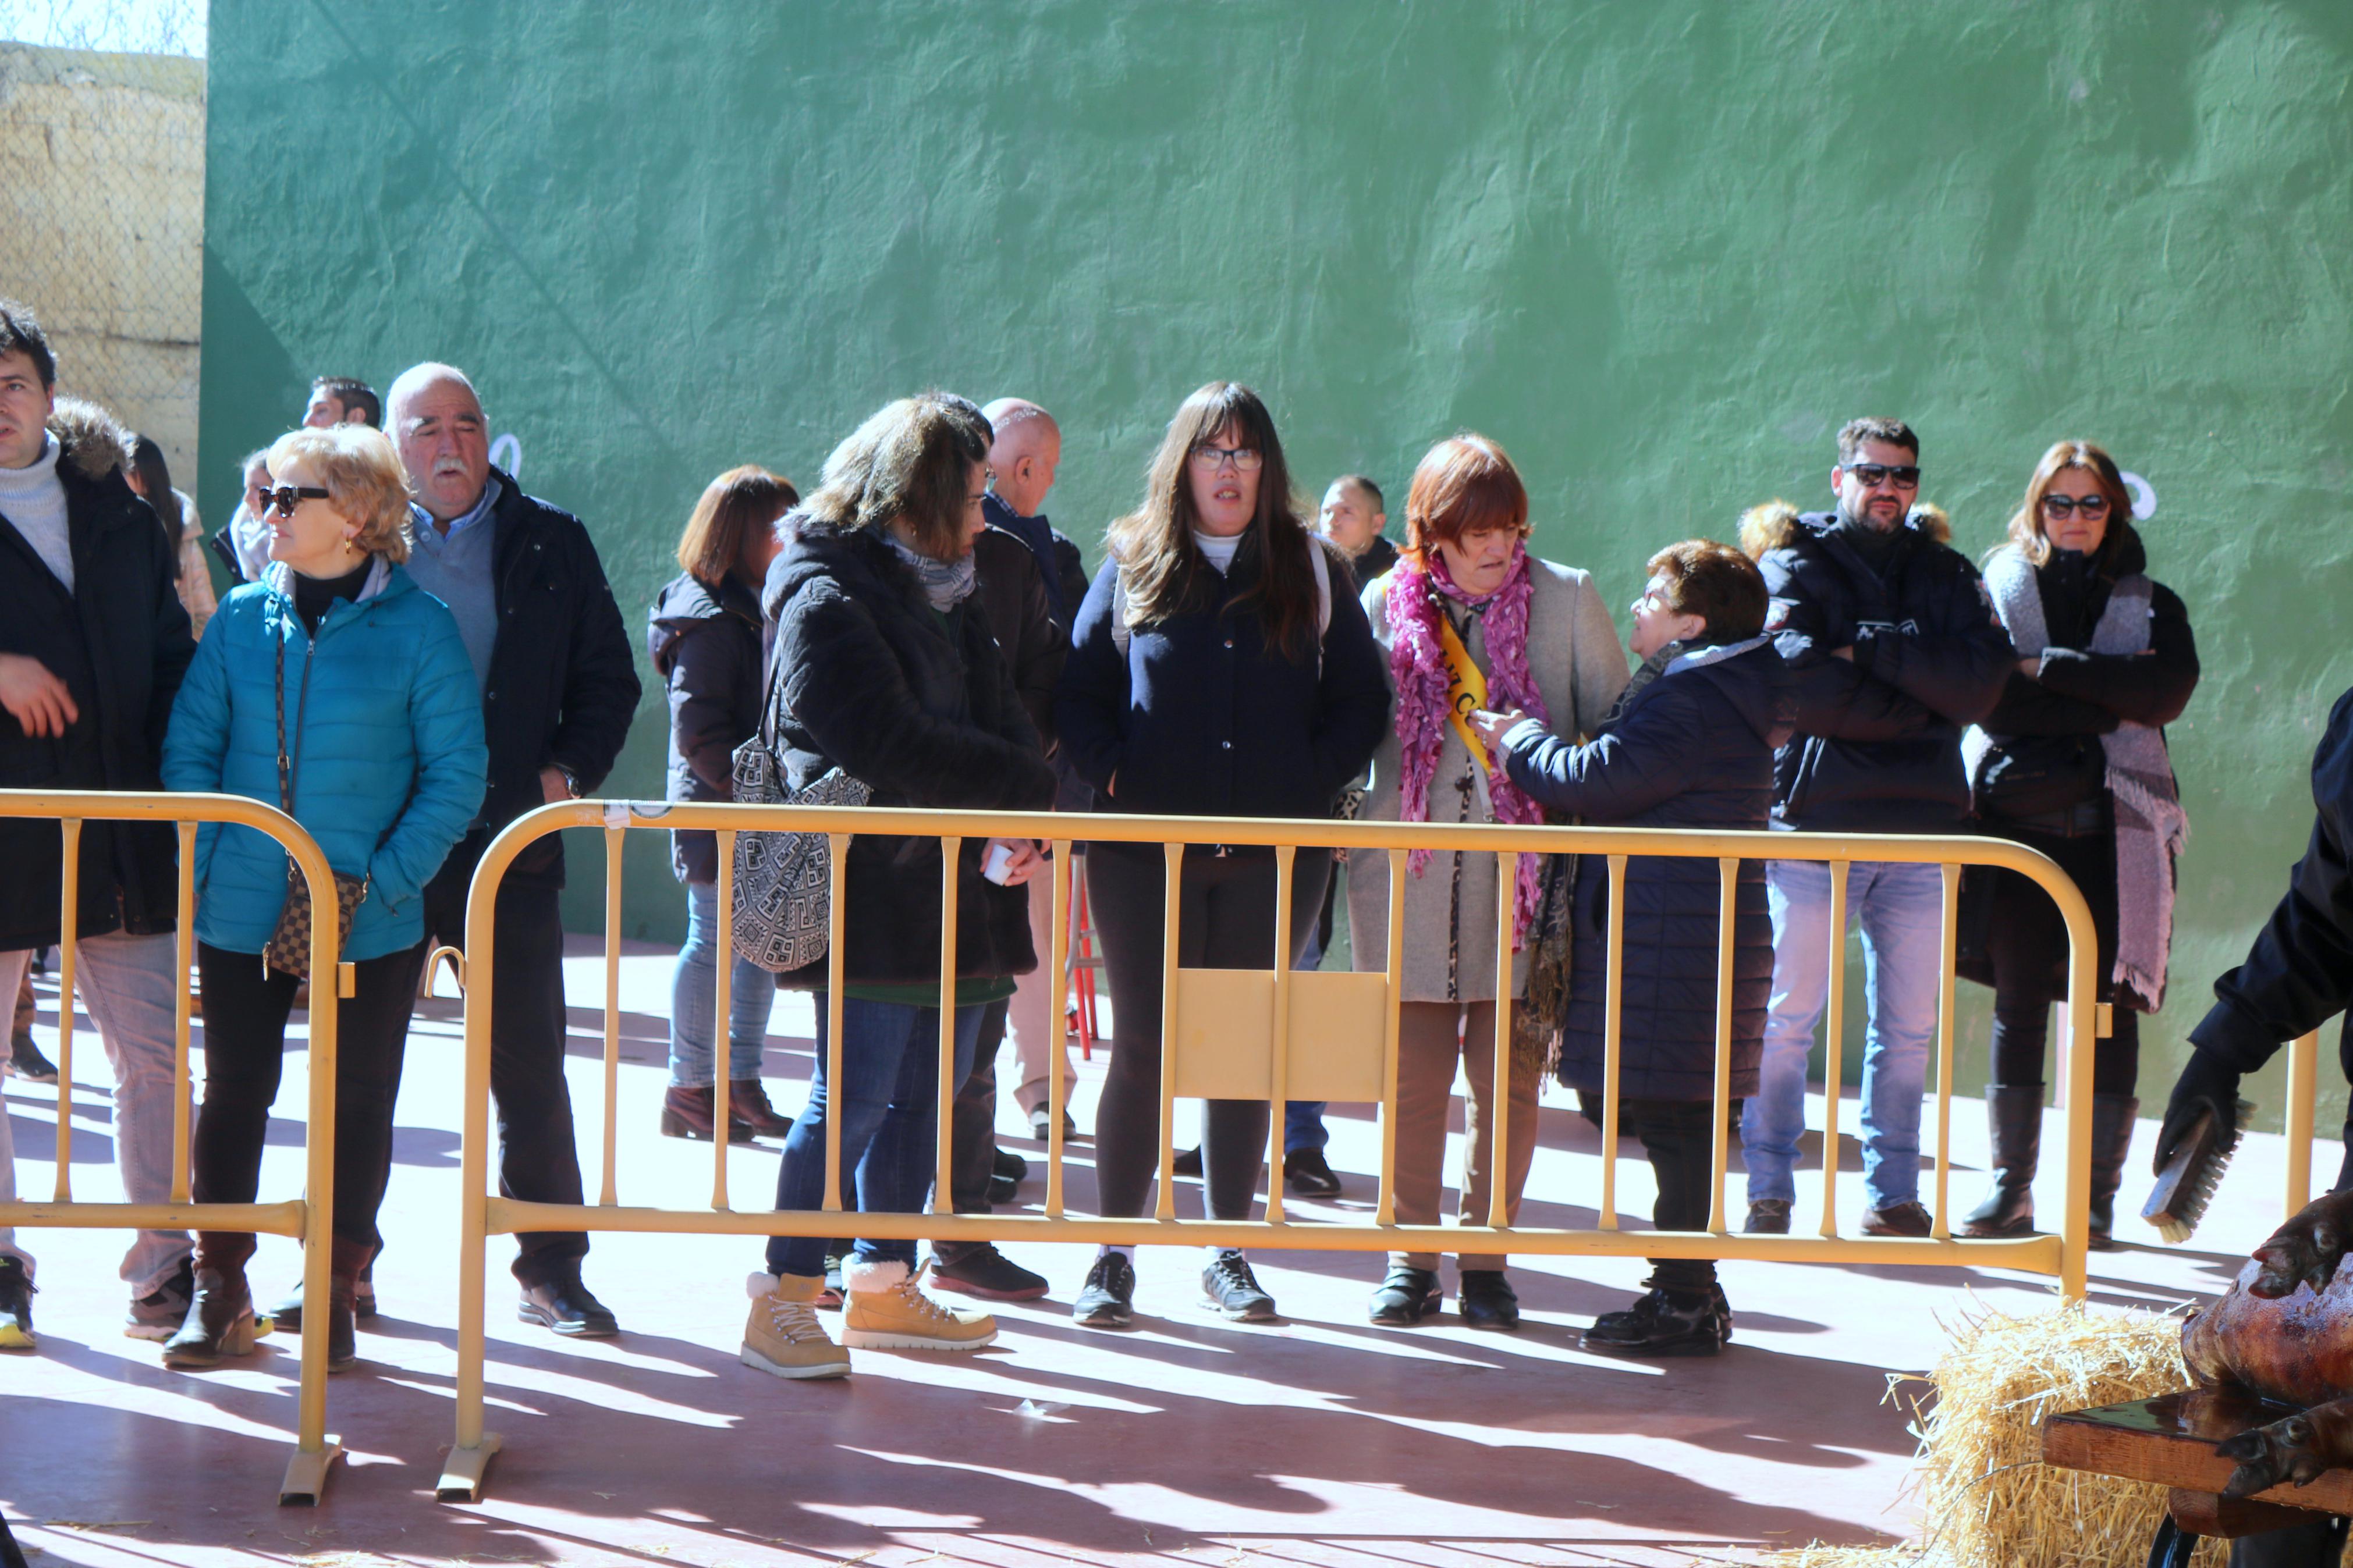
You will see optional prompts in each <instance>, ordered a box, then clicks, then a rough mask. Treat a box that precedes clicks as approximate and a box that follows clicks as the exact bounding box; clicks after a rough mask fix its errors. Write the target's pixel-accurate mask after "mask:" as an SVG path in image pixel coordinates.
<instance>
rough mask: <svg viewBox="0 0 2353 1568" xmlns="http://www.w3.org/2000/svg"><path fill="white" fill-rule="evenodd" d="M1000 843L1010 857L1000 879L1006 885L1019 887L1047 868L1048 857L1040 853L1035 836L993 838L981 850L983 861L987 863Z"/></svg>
mask: <svg viewBox="0 0 2353 1568" xmlns="http://www.w3.org/2000/svg"><path fill="white" fill-rule="evenodd" d="M1000 845H1001V846H1003V847H1004V848H1005V850H1006V853H1007V855H1008V859H1007V860H1006V862H1005V874H1004V875H1003V876H1002V877H1000V878H999V879H998V881H999V882H1001V883H1002V884H1003V885H1004V886H1006V887H1008V888H1018V887H1019V886H1020V885H1021V884H1022V883H1024V882H1026V881H1028V880H1029V879H1030V878H1032V877H1034V876H1036V875H1037V874H1038V873H1039V871H1040V870H1042V869H1044V868H1045V865H1046V858H1045V857H1044V856H1043V855H1040V854H1039V853H1038V841H1037V840H1036V839H1034V838H992V839H990V840H989V841H988V845H987V848H984V849H983V850H982V851H981V859H982V861H983V862H984V863H986V862H987V859H988V857H989V855H990V854H991V853H992V852H993V851H995V850H996V849H997V847H999V846H1000Z"/></svg>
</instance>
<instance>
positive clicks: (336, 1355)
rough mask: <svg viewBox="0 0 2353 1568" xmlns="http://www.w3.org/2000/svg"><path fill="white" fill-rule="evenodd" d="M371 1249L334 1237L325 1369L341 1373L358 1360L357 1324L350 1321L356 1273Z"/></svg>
mask: <svg viewBox="0 0 2353 1568" xmlns="http://www.w3.org/2000/svg"><path fill="white" fill-rule="evenodd" d="M374 1253H375V1247H374V1246H373V1245H372V1244H370V1243H368V1242H364V1241H346V1240H344V1239H343V1237H340V1236H339V1237H335V1238H334V1251H333V1254H332V1257H331V1258H329V1259H328V1264H327V1370H328V1371H329V1372H341V1371H343V1369H344V1368H345V1367H347V1366H349V1365H351V1364H352V1363H353V1362H355V1361H357V1360H359V1356H360V1351H359V1336H358V1325H357V1323H355V1322H354V1321H353V1317H354V1307H355V1305H356V1298H357V1296H358V1294H359V1283H360V1270H361V1269H363V1268H366V1267H367V1260H368V1258H370V1257H371V1256H372V1255H374Z"/></svg>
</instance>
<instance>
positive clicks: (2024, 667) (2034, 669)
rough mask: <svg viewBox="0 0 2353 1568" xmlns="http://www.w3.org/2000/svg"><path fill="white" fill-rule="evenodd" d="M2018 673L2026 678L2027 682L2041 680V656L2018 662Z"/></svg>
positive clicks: (2037, 655)
mask: <svg viewBox="0 0 2353 1568" xmlns="http://www.w3.org/2000/svg"><path fill="white" fill-rule="evenodd" d="M2018 673H2019V674H2021V675H2022V676H2024V677H2026V679H2029V680H2039V679H2042V655H2041V654H2036V655H2035V656H2034V657H2033V658H2021V659H2020V660H2019V661H2018Z"/></svg>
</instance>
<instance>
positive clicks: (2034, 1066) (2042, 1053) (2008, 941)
mask: <svg viewBox="0 0 2353 1568" xmlns="http://www.w3.org/2000/svg"><path fill="white" fill-rule="evenodd" d="M2004 837H2010V838H2014V839H2016V840H2017V841H2018V842H2019V843H2021V844H2024V845H2026V846H2028V847H2030V848H2034V849H2040V850H2042V853H2044V854H2045V855H2048V856H2050V857H2051V858H2052V859H2053V860H2056V861H2057V862H2058V863H2059V868H2060V869H2061V870H2063V871H2064V872H2066V873H2067V875H2068V876H2070V877H2072V878H2073V879H2074V880H2075V885H2076V886H2077V887H2078V888H2081V889H2083V891H2084V897H2085V898H2086V899H2088V900H2091V902H2092V904H2093V906H2094V908H2095V909H2097V908H2102V907H2105V905H2107V904H2113V903H2114V902H2115V901H2116V845H2115V841H2114V840H2113V839H2111V838H2110V837H2108V836H2107V835H2105V834H2090V835H2086V836H2085V837H2080V838H2057V837H2050V836H2048V835H2044V834H2040V833H2018V832H2008V833H2005V834H2004ZM1994 876H1995V881H1994V891H1993V913H1992V920H1991V926H1990V929H1989V931H1988V933H1987V939H1986V957H1987V958H1988V960H1989V961H1990V962H1991V963H1992V965H1993V1081H1994V1082H1995V1083H1997V1084H2000V1085H2001V1086H2002V1087H2003V1088H2005V1089H2040V1088H2042V1073H2043V1059H2044V1058H2045V1057H2046V1056H2047V1055H2048V1054H2049V1047H2050V1040H2051V1004H2052V1003H2053V1002H2055V1001H2057V1000H2058V999H2059V998H2060V997H2062V996H2063V995H2065V994H2066V985H2065V983H2064V981H2063V979H2062V978H2061V974H2062V972H2063V968H2064V964H2065V961H2066V955H2067V925H2066V922H2065V921H2063V920H2061V919H2060V918H2059V906H2058V905H2057V904H2055V903H2052V901H2051V895H2050V894H2048V893H2046V892H2044V891H2043V890H2042V889H2041V888H2040V887H2037V886H2036V885H2035V884H2034V883H2032V882H2030V881H2028V880H2027V879H2025V878H2023V877H2021V876H2019V875H2017V874H2016V873H2015V872H2011V871H1997V872H1996V873H1994ZM2103 945H2104V947H2105V944H2103ZM2115 962H2116V955H2115V954H2114V952H2105V951H2104V952H2102V953H2101V954H2100V957H2099V968H2098V972H2097V973H2098V977H2099V980H2100V983H2101V984H2102V985H2103V986H2105V984H2106V983H2107V976H2108V970H2109V968H2110V967H2111V966H2113V964H2114V963H2115ZM2114 1030H2115V1032H2114V1033H2113V1034H2111V1035H2110V1036H2109V1037H2107V1038H2106V1039H2105V1040H2095V1041H2094V1042H2093V1046H2092V1092H2093V1093H2094V1094H2116V1095H2125V1096H2130V1095H2131V1094H2132V1092H2133V1089H2134V1085H2135V1084H2136V1083H2137V1081H2138V1079H2139V1078H2140V1015H2139V1014H2137V1013H2136V1012H2134V1011H2133V1010H2132V1009H2130V1008H2129V1007H2126V1006H2125V1005H2122V1004H2121V1003H2119V1004H2118V1005H2117V1006H2116V1010H2115V1014H2114Z"/></svg>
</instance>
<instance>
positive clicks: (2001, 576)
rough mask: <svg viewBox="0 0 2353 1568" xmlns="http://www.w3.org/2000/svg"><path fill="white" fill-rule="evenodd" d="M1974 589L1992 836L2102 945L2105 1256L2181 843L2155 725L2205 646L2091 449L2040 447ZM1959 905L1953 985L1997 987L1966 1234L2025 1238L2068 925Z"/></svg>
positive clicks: (2033, 910)
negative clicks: (1995, 697) (2031, 866)
mask: <svg viewBox="0 0 2353 1568" xmlns="http://www.w3.org/2000/svg"><path fill="white" fill-rule="evenodd" d="M1985 584H1986V591H1987V593H1988V594H1989V595H1992V598H1993V605H1994V612H1995V614H1997V615H1999V616H2000V617H2001V621H2002V625H2003V626H2004V627H2005V628H2006V629H2007V630H2008V631H2009V633H2010V641H2011V642H2012V643H2014V644H2015V645H2016V646H2017V649H2018V652H2019V655H2020V658H2019V663H2018V668H2017V670H2016V671H2015V672H2014V673H2013V674H2012V675H2011V676H2010V683H2009V685H2008V686H2007V687H2006V688H2005V689H2004V690H2003V692H2002V697H2001V701H2000V704H1999V705H1997V706H1996V707H1995V709H1994V710H1993V712H1992V713H1990V714H1989V715H1988V716H1987V718H1986V720H1985V722H1984V723H1983V724H1982V725H1981V726H1979V727H1978V728H1977V729H1974V730H1971V731H1969V732H1968V736H1967V737H1966V738H1965V739H1964V741H1963V742H1962V754H1963V756H1964V758H1965V760H1966V761H1967V762H1968V770H1969V791H1970V795H1971V798H1972V801H1973V803H1974V804H1975V805H1976V808H1977V813H1978V822H1979V824H1980V826H1982V827H1983V829H1984V830H1985V831H1986V832H1988V833H1995V834H2000V836H2001V837H2005V838H2013V839H2016V840H2017V841H2018V842H2019V843H2021V844H2024V845H2026V846H2028V847H2031V848H2035V849H2040V850H2042V853H2044V854H2045V855H2048V856H2050V857H2051V858H2052V859H2053V860H2055V861H2057V862H2058V863H2059V868H2060V869H2062V870H2063V871H2065V872H2066V873H2067V875H2068V876H2069V877H2071V878H2073V879H2074V883H2075V886H2076V887H2077V888H2078V889H2081V891H2082V892H2083V895H2084V901H2085V902H2086V903H2088V904H2090V905H2091V908H2092V923H2093V926H2094V930H2095V931H2097V933H2098V939H2099V955H2098V967H2097V969H2096V971H2095V972H2094V973H2095V974H2096V977H2097V981H2098V984H2099V988H2100V990H2099V999H2100V1000H2101V1001H2103V1002H2113V1003H2114V1004H2115V1012H2114V1015H2113V1017H2114V1023H2113V1026H2112V1032H2111V1033H2110V1035H2109V1036H2108V1037H2107V1038H2106V1039H2104V1040H2096V1041H2094V1043H2093V1048H2092V1194H2091V1233H2092V1245H2093V1246H2094V1247H2107V1246H2110V1245H2112V1243H2111V1241H2110V1239H2109V1238H2110V1233H2111V1232H2112V1230H2113V1229H2114V1228H2115V1210H2116V1188H2117V1186H2118V1185H2119V1184H2121V1182H2122V1181H2123V1178H2124V1165H2125V1156H2126V1152H2128V1151H2129V1150H2130V1148H2131V1146H2132V1133H2133V1121H2134V1119H2135V1117H2136V1115H2137V1113H2138V1111H2139V1110H2140V1101H2139V1100H2138V1099H2137V1098H2136V1097H2135V1093H2134V1090H2135V1086H2136V1080H2137V1078H2138V1076H2139V1070H2140V1015H2141V1014H2143V1013H2154V1012H2156V1011H2157V1009H2158V1005H2160V1004H2161V1003H2162V1002H2163V1001H2164V998H2165V974H2166V963H2167V960H2168V956H2169V950H2170V948H2171V946H2172V935H2173V887H2174V860H2175V858H2176V857H2177V856H2179V853H2180V848H2181V845H2182V842H2183V840H2184V838H2185V837H2187V835H2188V831H2189V821H2188V818H2187V817H2186V816H2184V815H2183V813H2182V809H2181V801H2180V793H2179V790H2178V789H2177V788H2176V786H2175V784H2174V778H2173V765H2172V762H2171V759H2170V758H2169V757H2168V754H2167V752H2166V747H2165V733H2164V728H2163V727H2164V726H2165V725H2167V724H2169V723H2171V722H2172V721H2174V720H2176V719H2178V718H2179V717H2180V716H2181V710H2182V709H2183V708H2185V707H2187V706H2188V705H2189V694H2190V693H2191V692H2192V691H2193V690H2195V689H2197V686H2198V647H2197V644H2196V642H2195V640H2194V639H2193V638H2192V637H2191V636H2190V632H2189V611H2188V610H2187V609H2186V608H2185V607H2184V606H2183V605H2182V603H2181V600H2180V598H2179V596H2178V595H2175V593H2174V592H2173V590H2171V589H2170V588H2168V587H2167V586H2165V584H2162V583H2157V582H2152V581H2151V580H2150V579H2149V576H2148V555H2147V552H2146V551H2144V550H2143V549H2142V548H2141V542H2140V535H2139V533H2138V532H2137V531H2135V530H2134V528H2133V526H2132V494H2131V492H2130V491H2129V490H2128V489H2126V486H2125V480H2124V475H2123V473H2122V471H2121V470H2119V469H2118V468H2117V467H2116V459H2115V458H2111V457H2109V456H2108V455H2107V453H2105V452H2104V451H2102V450H2101V449H2100V448H2099V447H2094V446H2093V445H2091V444H2090V443H2089V442H2085V441H2062V442H2059V443H2058V444H2057V445H2055V446H2053V447H2052V448H2051V449H2050V450H2049V451H2047V452H2045V453H2043V455H2042V461H2041V462H2040V463H2038V464H2036V465H2035V468H2034V475H2033V478H2032V479H2030V480H2029V481H2028V483H2027V487H2026V499H2025V500H2024V502H2023V503H2022V504H2021V506H2020V507H2019V510H2018V512H2017V514H2016V515H2015V516H2013V517H2012V518H2011V519H2010V540H2009V542H2007V543H2005V544H2003V545H2001V546H2000V548H1999V549H1997V550H1995V551H1994V552H1993V553H1992V554H1991V555H1990V556H1989V557H1988V558H1987V561H1986V568H1985ZM1981 893H1982V894H1984V895H1987V896H1984V897H1982V898H1981V897H1980V895H1981ZM1968 901H1969V905H1970V909H1969V910H1968V915H1967V917H1966V918H1965V919H1964V920H1963V921H1962V926H1963V938H1962V942H1961V947H1962V952H1961V953H1960V955H1959V956H1960V963H1959V968H1960V973H1963V974H1964V975H1967V976H1968V978H1970V979H1972V980H1978V981H1982V982H1984V983H1986V984H1990V985H1992V986H1993V988H1994V1003H1993V1078H1992V1081H1991V1082H1990V1083H1989V1085H1988V1086H1987V1089H1986V1121H1987V1122H1988V1124H1989V1128H1990V1130H1991V1131H1992V1134H1993V1169H1994V1183H1993V1188H1992V1190H1991V1191H1990V1192H1989V1193H1988V1194H1986V1197H1985V1200H1984V1201H1983V1202H1982V1203H1980V1204H1978V1206H1977V1207H1976V1208H1974V1209H1972V1210H1970V1211H1969V1214H1968V1220H1967V1230H1968V1234H1969V1235H1971V1236H2023V1235H2025V1234H2026V1233H2027V1232H2029V1231H2031V1230H2032V1229H2033V1228H2034V1194H2033V1182H2034V1169H2035V1165H2036V1163H2037V1156H2038V1154H2039V1153H2040V1152H2041V1151H2040V1145H2041V1142H2042V1073H2043V1060H2044V1058H2045V1056H2046V1055H2047V1047H2048V1043H2049V1038H2050V1031H2051V1023H2050V1019H2051V1004H2052V1002H2053V1001H2054V1000H2056V999H2057V998H2059V997H2061V996H2063V995H2064V994H2066V988H2067V985H2066V973H2065V971H2066V961H2067V931H2066V927H2065V925H2064V924H2063V922H2062V921H2061V920H2060V918H2059V906H2058V905H2056V904H2054V903H2052V901H2051V898H2050V895H2048V894H2047V893H2045V892H2043V891H2042V889H2040V888H2039V887H2036V886H2035V885H2034V884H2032V883H2031V882H2029V881H2028V880H2027V879H2025V878H2023V877H2021V876H2018V875H2017V874H2015V873H2013V872H2009V871H1993V872H1989V873H1986V874H1985V875H1984V877H1983V879H1979V876H1978V873H1975V872H1972V873H1971V876H1970V886H1969V900H1968ZM2120 914H2121V918H2120Z"/></svg>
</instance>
